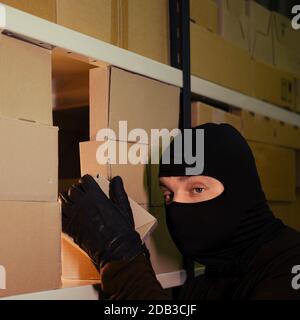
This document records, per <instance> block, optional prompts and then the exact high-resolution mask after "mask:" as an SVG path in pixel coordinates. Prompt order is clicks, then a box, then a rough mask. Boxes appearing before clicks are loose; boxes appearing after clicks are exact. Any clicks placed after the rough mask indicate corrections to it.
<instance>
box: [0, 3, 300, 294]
mask: <svg viewBox="0 0 300 320" xmlns="http://www.w3.org/2000/svg"><path fill="white" fill-rule="evenodd" d="M0 31H1V32H4V33H5V34H8V35H11V36H14V37H17V38H20V39H23V40H25V41H28V42H31V43H33V44H36V45H38V46H41V47H45V48H48V49H50V50H51V49H54V48H55V49H56V50H57V51H59V52H60V53H61V56H64V57H65V56H66V55H69V56H71V57H72V58H74V59H77V60H79V61H83V62H86V63H88V64H91V65H95V66H103V65H106V64H107V65H114V66H116V67H120V68H122V69H125V70H128V71H131V72H135V73H138V74H141V75H144V76H147V77H150V78H153V79H156V80H158V81H162V82H164V83H167V84H170V85H175V86H178V87H180V88H182V87H183V74H182V72H181V71H180V70H178V69H176V68H173V67H170V66H168V65H164V64H162V63H159V62H156V61H153V60H151V59H148V58H146V57H143V56H140V55H138V54H135V53H133V52H130V51H127V50H124V49H122V48H119V47H116V46H113V45H111V44H108V43H106V42H103V41H100V40H97V39H94V38H92V37H89V36H87V35H84V34H81V33H79V32H76V31H73V30H70V29H68V28H65V27H63V26H60V25H57V24H55V23H51V22H48V21H46V20H43V19H41V18H38V17H35V16H33V15H30V14H27V13H25V12H22V11H19V10H16V9H14V8H11V7H9V6H5V5H2V4H0ZM191 92H192V94H195V95H198V96H202V97H207V98H210V99H212V100H215V101H219V102H221V103H224V104H228V105H231V106H234V107H238V108H241V109H246V110H248V111H253V112H257V113H260V114H263V115H266V116H268V117H271V118H274V119H278V120H281V121H284V122H286V123H290V124H293V125H297V126H299V127H300V115H298V114H296V113H293V112H290V111H287V110H285V109H282V108H280V107H278V106H275V105H272V104H269V103H265V102H263V101H260V100H258V99H255V98H253V97H249V96H246V95H244V94H241V93H239V92H236V91H233V90H230V89H228V88H224V87H222V86H219V85H217V84H214V83H212V82H209V81H207V80H204V79H201V78H198V77H195V76H191ZM202 271H203V270H198V273H201V272H202ZM157 278H158V280H159V281H160V282H161V283H162V285H163V287H165V288H168V287H174V286H179V285H181V284H183V283H184V281H185V279H186V273H185V271H184V270H179V271H177V272H173V273H169V274H161V275H157ZM93 284H94V282H92V283H90V282H89V283H87V282H72V283H70V282H69V283H64V286H63V287H62V288H61V289H58V290H52V291H46V292H41V293H32V294H26V295H20V296H15V297H8V298H5V299H91V300H94V299H98V293H97V291H96V290H95V289H94V287H93Z"/></svg>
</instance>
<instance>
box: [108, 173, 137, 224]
mask: <svg viewBox="0 0 300 320" xmlns="http://www.w3.org/2000/svg"><path fill="white" fill-rule="evenodd" d="M109 197H110V199H111V200H112V201H113V202H114V203H115V204H116V205H117V206H118V207H119V208H120V209H121V211H122V213H124V214H125V218H126V219H129V222H130V224H131V225H132V226H133V227H134V219H133V214H132V210H131V207H130V203H129V200H128V196H127V193H126V191H125V189H124V185H123V180H122V178H121V177H120V176H116V177H114V178H112V179H111V181H110V184H109Z"/></svg>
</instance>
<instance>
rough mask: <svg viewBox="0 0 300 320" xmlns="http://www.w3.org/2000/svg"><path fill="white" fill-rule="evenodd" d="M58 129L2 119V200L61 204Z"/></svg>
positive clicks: (0, 128) (0, 126) (0, 123)
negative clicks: (58, 189)
mask: <svg viewBox="0 0 300 320" xmlns="http://www.w3.org/2000/svg"><path fill="white" fill-rule="evenodd" d="M57 132H58V130H57V128H56V127H51V126H45V125H39V124H36V123H31V122H28V121H23V120H15V119H8V118H7V119H6V118H0V149H1V158H0V168H1V190H0V200H10V201H15V200H16V201H47V202H54V201H56V200H57V185H58V145H57Z"/></svg>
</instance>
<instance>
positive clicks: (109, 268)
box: [100, 254, 171, 300]
mask: <svg viewBox="0 0 300 320" xmlns="http://www.w3.org/2000/svg"><path fill="white" fill-rule="evenodd" d="M100 280H101V291H102V294H103V297H102V298H104V299H108V300H170V299H171V297H170V296H169V295H168V294H167V293H166V292H165V291H164V290H163V288H162V286H161V284H160V283H159V282H158V280H157V279H156V276H155V273H154V271H153V268H152V265H151V262H150V261H149V260H148V259H147V258H146V257H145V255H144V254H140V255H138V256H137V257H136V258H134V259H133V260H131V261H112V262H109V263H107V264H106V265H105V266H104V268H103V269H101V271H100Z"/></svg>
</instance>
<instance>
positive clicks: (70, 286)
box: [0, 268, 203, 300]
mask: <svg viewBox="0 0 300 320" xmlns="http://www.w3.org/2000/svg"><path fill="white" fill-rule="evenodd" d="M202 273H203V268H198V269H197V270H196V275H199V274H202ZM156 277H157V279H158V281H159V282H160V283H161V285H162V287H163V288H172V287H177V286H180V285H182V284H183V283H184V282H185V280H186V272H185V271H184V270H179V271H175V272H169V273H162V274H158V275H156ZM98 286H99V281H97V280H94V281H92V280H63V284H62V287H61V288H60V289H55V290H49V291H42V292H34V293H27V294H21V295H16V296H10V297H5V298H0V300H98V299H99V291H98V289H97V287H98Z"/></svg>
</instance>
